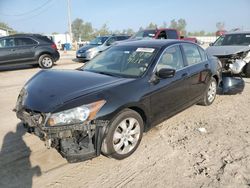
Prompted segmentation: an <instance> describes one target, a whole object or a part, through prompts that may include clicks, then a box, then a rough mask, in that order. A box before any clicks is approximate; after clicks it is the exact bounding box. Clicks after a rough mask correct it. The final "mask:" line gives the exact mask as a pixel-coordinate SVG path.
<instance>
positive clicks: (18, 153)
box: [0, 123, 41, 188]
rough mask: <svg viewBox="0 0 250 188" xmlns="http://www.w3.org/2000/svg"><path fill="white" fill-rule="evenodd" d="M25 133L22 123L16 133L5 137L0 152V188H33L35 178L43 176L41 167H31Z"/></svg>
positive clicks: (29, 151) (17, 127)
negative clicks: (24, 137)
mask: <svg viewBox="0 0 250 188" xmlns="http://www.w3.org/2000/svg"><path fill="white" fill-rule="evenodd" d="M25 133H26V130H25V128H24V127H23V126H22V123H19V124H17V126H16V132H9V133H7V134H6V135H5V136H4V140H3V144H2V148H1V151H0V187H27V188H29V187H32V178H33V176H34V175H36V176H40V175H41V169H40V167H39V166H35V167H32V166H31V162H30V159H29V157H30V155H31V150H30V148H29V147H28V146H27V145H26V143H25V142H24V140H23V135H24V134H25Z"/></svg>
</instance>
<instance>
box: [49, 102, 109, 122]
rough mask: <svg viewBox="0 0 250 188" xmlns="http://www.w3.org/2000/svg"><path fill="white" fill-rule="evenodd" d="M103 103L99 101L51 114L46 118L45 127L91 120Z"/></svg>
mask: <svg viewBox="0 0 250 188" xmlns="http://www.w3.org/2000/svg"><path fill="white" fill-rule="evenodd" d="M105 103H106V101H105V100H100V101H96V102H93V103H90V104H87V105H82V106H78V107H76V108H72V109H69V110H64V111H62V112H57V113H54V114H51V115H50V117H49V118H48V121H47V125H49V126H58V125H68V124H75V123H82V122H84V121H90V120H93V119H94V118H95V116H96V114H97V112H98V111H99V110H100V109H101V107H102V106H103V105H104V104H105Z"/></svg>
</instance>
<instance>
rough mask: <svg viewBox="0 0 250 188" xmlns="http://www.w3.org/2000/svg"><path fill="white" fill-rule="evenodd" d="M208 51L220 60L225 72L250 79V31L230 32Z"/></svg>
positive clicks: (211, 45) (212, 44)
mask: <svg viewBox="0 0 250 188" xmlns="http://www.w3.org/2000/svg"><path fill="white" fill-rule="evenodd" d="M206 51H207V53H208V54H209V55H212V56H216V57H218V58H219V59H220V61H221V63H222V66H223V69H224V72H229V73H231V74H242V73H243V74H244V75H245V76H246V77H250V31H234V32H228V33H226V34H225V35H222V36H220V37H219V38H218V39H217V40H216V41H215V42H214V43H211V44H210V47H208V48H207V49H206Z"/></svg>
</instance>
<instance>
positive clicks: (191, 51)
mask: <svg viewBox="0 0 250 188" xmlns="http://www.w3.org/2000/svg"><path fill="white" fill-rule="evenodd" d="M182 46H183V50H184V54H185V56H186V58H187V63H188V65H194V64H197V63H200V62H202V58H201V55H200V52H199V50H198V48H197V46H196V45H193V44H183V45H182Z"/></svg>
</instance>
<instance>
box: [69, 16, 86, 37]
mask: <svg viewBox="0 0 250 188" xmlns="http://www.w3.org/2000/svg"><path fill="white" fill-rule="evenodd" d="M71 27H72V33H73V40H76V41H78V40H79V39H80V38H81V37H82V34H83V32H82V29H83V20H82V19H80V18H76V19H75V20H74V21H73V22H72V24H71Z"/></svg>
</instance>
